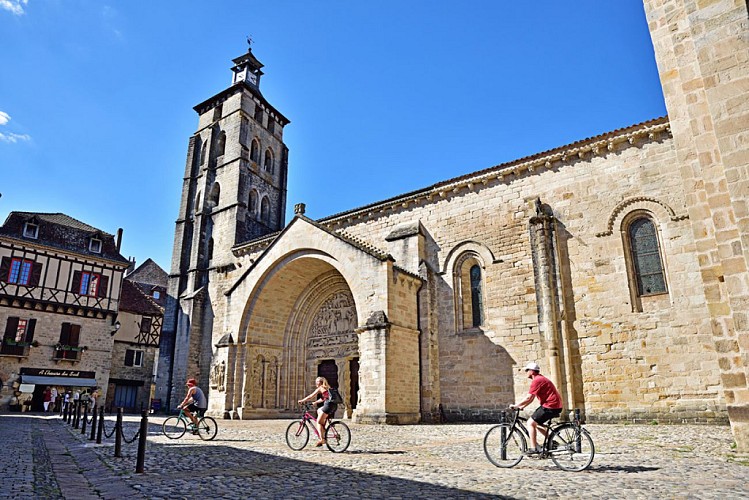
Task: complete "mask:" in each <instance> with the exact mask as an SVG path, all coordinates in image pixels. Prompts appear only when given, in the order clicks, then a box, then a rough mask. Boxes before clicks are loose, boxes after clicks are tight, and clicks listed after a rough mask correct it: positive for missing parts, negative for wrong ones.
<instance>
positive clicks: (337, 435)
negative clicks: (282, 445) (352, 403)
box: [286, 403, 351, 453]
mask: <svg viewBox="0 0 749 500" xmlns="http://www.w3.org/2000/svg"><path fill="white" fill-rule="evenodd" d="M308 423H311V425H308ZM310 427H312V430H313V431H314V432H315V435H316V436H317V438H318V439H320V433H319V432H317V416H315V415H314V413H312V404H311V403H306V404H305V405H304V414H303V415H302V418H301V419H300V420H299V422H292V423H291V424H289V427H288V428H287V429H286V444H288V445H289V448H291V449H292V450H295V451H300V450H301V449H303V448H304V447H305V446H307V443H308V442H309V429H310ZM349 444H351V431H350V430H349V428H348V425H346V424H344V423H343V422H341V421H340V420H331V419H329V420H328V423H327V425H326V426H325V445H326V446H327V447H328V449H329V450H330V451H332V452H333V453H341V452H343V451H346V448H348V446H349Z"/></svg>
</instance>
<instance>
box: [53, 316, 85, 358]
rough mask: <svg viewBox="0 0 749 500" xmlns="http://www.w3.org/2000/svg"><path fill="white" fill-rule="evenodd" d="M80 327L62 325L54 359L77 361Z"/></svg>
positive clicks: (79, 350) (68, 324)
mask: <svg viewBox="0 0 749 500" xmlns="http://www.w3.org/2000/svg"><path fill="white" fill-rule="evenodd" d="M80 340H81V325H74V324H72V323H63V324H62V329H61V330H60V341H59V342H58V343H57V346H55V358H57V359H73V360H75V359H79V357H80V353H81V348H80V347H79V345H80Z"/></svg>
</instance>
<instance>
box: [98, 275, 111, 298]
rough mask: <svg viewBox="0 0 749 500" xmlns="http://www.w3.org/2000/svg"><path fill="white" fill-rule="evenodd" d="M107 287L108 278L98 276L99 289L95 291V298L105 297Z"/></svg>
mask: <svg viewBox="0 0 749 500" xmlns="http://www.w3.org/2000/svg"><path fill="white" fill-rule="evenodd" d="M107 286H109V276H104V275H103V274H100V275H99V288H98V289H97V290H96V296H97V297H106V296H107Z"/></svg>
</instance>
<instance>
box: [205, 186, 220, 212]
mask: <svg viewBox="0 0 749 500" xmlns="http://www.w3.org/2000/svg"><path fill="white" fill-rule="evenodd" d="M220 198H221V185H220V184H219V183H218V182H214V183H213V187H211V192H210V194H209V195H208V198H207V199H206V202H207V203H208V208H214V207H217V206H218V202H219V200H220Z"/></svg>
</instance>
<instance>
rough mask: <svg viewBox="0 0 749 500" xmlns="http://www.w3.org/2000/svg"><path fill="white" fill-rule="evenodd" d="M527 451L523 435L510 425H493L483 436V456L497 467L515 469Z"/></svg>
mask: <svg viewBox="0 0 749 500" xmlns="http://www.w3.org/2000/svg"><path fill="white" fill-rule="evenodd" d="M527 449H528V445H527V442H526V440H525V436H523V433H522V432H520V429H518V428H517V427H516V428H514V429H513V427H512V426H511V425H510V424H499V425H495V426H494V427H492V428H491V429H489V430H488V431H487V432H486V436H484V454H485V455H486V458H488V459H489V461H490V462H491V463H493V464H494V465H496V466H497V467H506V468H509V467H515V466H516V465H517V464H519V463H520V461H521V460H522V459H523V454H524V453H525V450H527Z"/></svg>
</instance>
